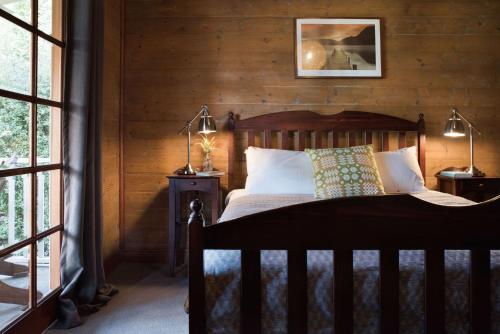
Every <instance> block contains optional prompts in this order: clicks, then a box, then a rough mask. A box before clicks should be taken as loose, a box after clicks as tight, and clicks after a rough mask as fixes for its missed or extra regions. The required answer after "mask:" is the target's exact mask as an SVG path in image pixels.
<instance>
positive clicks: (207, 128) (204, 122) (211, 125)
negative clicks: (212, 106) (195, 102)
mask: <svg viewBox="0 0 500 334" xmlns="http://www.w3.org/2000/svg"><path fill="white" fill-rule="evenodd" d="M215 131H217V130H216V128H215V122H214V120H213V118H212V116H210V114H209V113H208V107H207V106H203V107H202V113H201V116H200V123H199V124H198V133H202V134H208V133H212V132H215Z"/></svg>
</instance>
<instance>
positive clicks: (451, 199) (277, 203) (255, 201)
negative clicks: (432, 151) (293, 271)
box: [219, 189, 476, 222]
mask: <svg viewBox="0 0 500 334" xmlns="http://www.w3.org/2000/svg"><path fill="white" fill-rule="evenodd" d="M410 195H412V196H414V197H416V198H418V199H421V200H423V201H426V202H430V203H433V204H437V205H445V206H465V205H473V204H476V203H475V202H473V201H470V200H468V199H465V198H463V197H458V196H453V195H450V194H446V193H442V192H439V191H434V190H428V189H426V190H424V191H420V192H415V193H411V194H410ZM317 200H320V199H317V198H315V197H314V196H313V195H297V194H285V195H278V194H248V193H247V192H246V191H245V189H235V190H233V191H231V192H230V193H229V194H228V195H227V197H226V209H225V210H224V212H223V213H222V216H221V218H220V219H219V222H223V221H227V220H232V219H236V218H239V217H243V216H246V215H250V214H253V213H258V212H262V211H267V210H272V209H277V208H281V207H285V206H290V205H294V204H299V203H306V202H311V201H317Z"/></svg>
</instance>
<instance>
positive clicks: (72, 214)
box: [55, 0, 115, 328]
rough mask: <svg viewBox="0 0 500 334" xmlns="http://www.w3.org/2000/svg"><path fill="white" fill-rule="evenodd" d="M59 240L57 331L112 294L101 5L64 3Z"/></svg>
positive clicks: (82, 0) (84, 0) (95, 1)
mask: <svg viewBox="0 0 500 334" xmlns="http://www.w3.org/2000/svg"><path fill="white" fill-rule="evenodd" d="M66 31H67V36H66V41H67V45H66V55H65V64H66V71H65V91H64V102H65V108H66V115H67V116H66V118H65V121H64V130H63V131H64V134H63V135H64V144H63V147H64V150H63V152H64V154H63V155H64V166H65V167H64V222H65V228H64V237H63V242H62V250H61V286H62V292H61V295H60V297H59V302H60V303H59V306H60V307H59V319H58V322H57V323H56V326H55V327H57V328H70V327H74V326H77V325H79V324H81V319H80V316H81V315H82V313H89V312H93V311H96V310H98V308H99V307H100V306H101V305H103V304H105V303H106V302H107V301H108V300H109V298H110V296H111V295H112V294H113V293H114V292H115V291H114V288H113V287H112V286H110V285H107V284H106V283H105V277H104V270H103V263H102V247H101V243H102V206H101V149H100V145H101V99H102V96H101V91H102V87H101V81H102V80H101V77H102V49H103V1H100V0H78V1H68V2H67V23H66Z"/></svg>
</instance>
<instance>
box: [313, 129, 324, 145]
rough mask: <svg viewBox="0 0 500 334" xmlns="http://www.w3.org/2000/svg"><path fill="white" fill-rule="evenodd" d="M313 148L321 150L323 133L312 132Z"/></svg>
mask: <svg viewBox="0 0 500 334" xmlns="http://www.w3.org/2000/svg"><path fill="white" fill-rule="evenodd" d="M314 148H323V131H314Z"/></svg>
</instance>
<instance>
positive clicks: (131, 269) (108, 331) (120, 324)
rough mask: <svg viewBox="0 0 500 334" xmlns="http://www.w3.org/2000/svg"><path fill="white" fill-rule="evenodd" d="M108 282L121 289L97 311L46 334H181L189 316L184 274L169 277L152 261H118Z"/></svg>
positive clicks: (186, 330) (186, 325)
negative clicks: (70, 326) (80, 321)
mask: <svg viewBox="0 0 500 334" xmlns="http://www.w3.org/2000/svg"><path fill="white" fill-rule="evenodd" d="M108 281H109V282H110V283H112V284H114V285H116V286H117V287H118V289H119V290H120V292H119V293H118V294H117V295H115V296H114V297H113V299H112V300H111V301H110V302H109V303H108V305H106V306H105V307H103V308H102V309H101V310H100V311H99V312H97V313H95V314H92V315H91V316H89V317H87V318H86V319H84V321H85V322H84V324H83V325H82V326H79V327H76V328H73V329H70V330H48V331H47V333H48V334H63V333H64V334H94V333H96V334H155V333H167V334H184V333H186V334H187V333H188V316H187V314H186V313H185V312H184V308H183V306H184V301H185V298H186V296H187V278H186V274H182V273H180V274H178V275H177V277H175V278H170V277H168V275H167V273H166V269H165V267H161V266H159V265H152V264H138V263H123V264H120V265H119V266H118V267H117V268H116V270H115V271H114V272H113V274H112V275H111V276H110V277H109V279H108Z"/></svg>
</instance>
